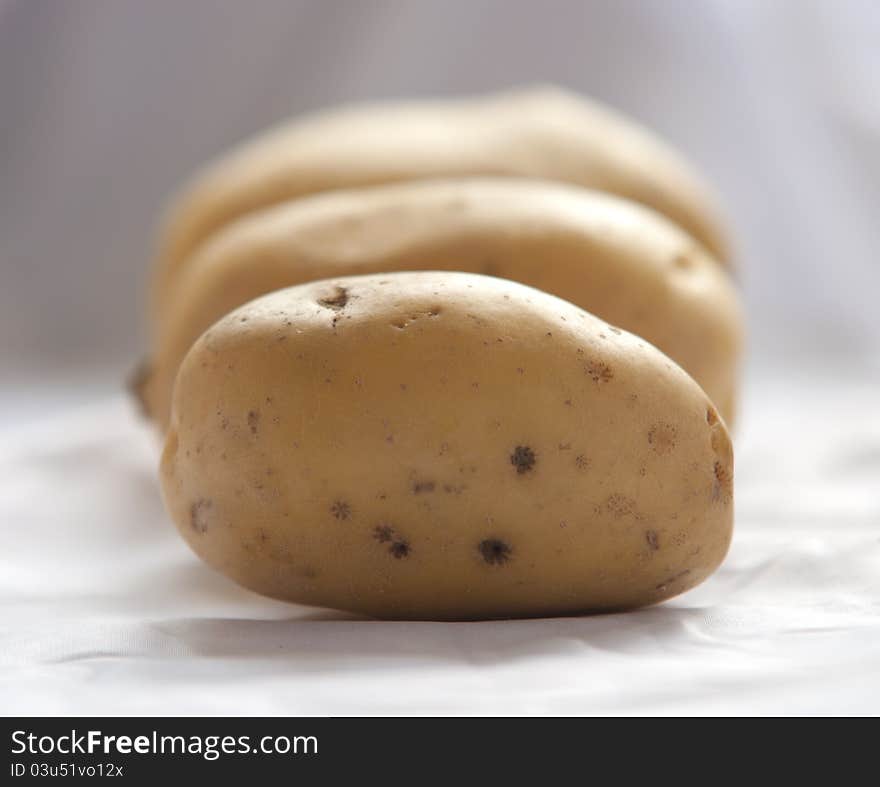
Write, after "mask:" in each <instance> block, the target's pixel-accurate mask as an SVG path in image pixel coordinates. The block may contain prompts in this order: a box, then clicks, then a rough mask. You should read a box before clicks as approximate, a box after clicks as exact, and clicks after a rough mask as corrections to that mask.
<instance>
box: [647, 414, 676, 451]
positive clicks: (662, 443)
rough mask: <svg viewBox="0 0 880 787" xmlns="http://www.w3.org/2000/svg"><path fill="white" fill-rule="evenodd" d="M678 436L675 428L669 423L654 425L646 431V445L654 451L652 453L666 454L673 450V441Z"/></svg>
mask: <svg viewBox="0 0 880 787" xmlns="http://www.w3.org/2000/svg"><path fill="white" fill-rule="evenodd" d="M677 435H678V432H677V430H676V428H675V427H674V426H673V425H672V424H669V423H666V422H662V423H658V424H654V426H652V427H651V429H650V430H649V431H648V444H649V445H650V446H651V448H653V449H654V453H656V454H660V455H661V456H662V455H663V454H668V453H670V452H671V451H672V449H673V448H675V440H676V437H677Z"/></svg>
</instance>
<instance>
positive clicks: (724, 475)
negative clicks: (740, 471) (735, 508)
mask: <svg viewBox="0 0 880 787" xmlns="http://www.w3.org/2000/svg"><path fill="white" fill-rule="evenodd" d="M714 474H715V482H714V483H713V484H712V499H713V500H714V501H716V502H720V503H723V504H724V505H727V504H728V503H730V501H731V500H732V499H733V475H732V473H731V472H730V469H729V468H728V467H727V466H726V465H724V464H723V463H722V462H717V461H716V462H715V467H714Z"/></svg>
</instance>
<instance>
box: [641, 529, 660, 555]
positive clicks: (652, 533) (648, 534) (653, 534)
mask: <svg viewBox="0 0 880 787" xmlns="http://www.w3.org/2000/svg"><path fill="white" fill-rule="evenodd" d="M645 541H647V542H648V546H649V547H650V549H651V551H652V552H656V551H657V550H658V549H660V539H659V538H658V537H657V531H656V530H646V531H645Z"/></svg>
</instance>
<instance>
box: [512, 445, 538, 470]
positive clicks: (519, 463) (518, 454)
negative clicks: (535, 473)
mask: <svg viewBox="0 0 880 787" xmlns="http://www.w3.org/2000/svg"><path fill="white" fill-rule="evenodd" d="M536 461H537V457H536V456H535V452H534V451H533V450H532V449H531V448H529V447H528V446H527V445H518V446H517V447H516V448H514V449H513V453H512V454H511V455H510V464H512V465H513V466H514V467H515V468H516V472H517V475H522V474H523V473H528V472H529V471H530V470H532V469H533V468H534V467H535V462H536Z"/></svg>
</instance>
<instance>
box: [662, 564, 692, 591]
mask: <svg viewBox="0 0 880 787" xmlns="http://www.w3.org/2000/svg"><path fill="white" fill-rule="evenodd" d="M690 573H691V570H690V569H689V568H686V569H685V570H684V571H679V572H678V573H677V574H675V575H673V576H671V577H669V579H664V580H663V581H662V582H661V583H660V584H659V585H657V586H656V587H655V588H654V590H657V591H662V590H666V588H668V587H669V586H670V585H671V584H672V583H673V582H677V581H678V580H679V579H684V578H685V577H686V576H687V575H688V574H690Z"/></svg>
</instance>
